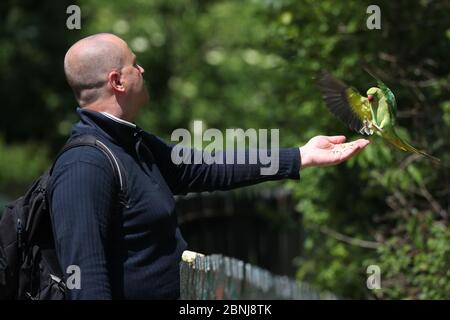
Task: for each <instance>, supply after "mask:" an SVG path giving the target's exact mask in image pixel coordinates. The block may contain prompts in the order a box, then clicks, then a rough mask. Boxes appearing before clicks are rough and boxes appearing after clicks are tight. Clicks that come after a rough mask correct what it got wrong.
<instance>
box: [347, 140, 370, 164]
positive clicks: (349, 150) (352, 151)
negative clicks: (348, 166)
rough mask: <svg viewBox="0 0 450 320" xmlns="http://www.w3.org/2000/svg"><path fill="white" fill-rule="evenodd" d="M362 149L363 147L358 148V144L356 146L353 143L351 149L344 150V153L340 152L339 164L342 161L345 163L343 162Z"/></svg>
mask: <svg viewBox="0 0 450 320" xmlns="http://www.w3.org/2000/svg"><path fill="white" fill-rule="evenodd" d="M366 145H367V144H366ZM362 148H364V147H363V146H360V145H359V144H356V143H355V145H354V146H353V147H352V148H349V149H347V150H345V151H343V152H342V154H341V159H340V161H341V162H342V161H345V160H347V159H348V158H350V157H352V156H354V155H355V154H357V153H358V152H359V151H360V150H361V149H362Z"/></svg>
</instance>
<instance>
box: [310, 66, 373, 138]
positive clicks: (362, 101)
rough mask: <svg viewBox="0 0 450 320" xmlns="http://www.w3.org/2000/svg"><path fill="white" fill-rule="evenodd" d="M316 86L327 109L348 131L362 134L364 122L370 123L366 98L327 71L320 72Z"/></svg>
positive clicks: (370, 115)
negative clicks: (347, 127)
mask: <svg viewBox="0 0 450 320" xmlns="http://www.w3.org/2000/svg"><path fill="white" fill-rule="evenodd" d="M318 86H319V89H320V91H321V93H322V95H323V98H324V100H325V104H326V105H327V107H328V109H330V111H331V112H332V113H333V114H334V115H335V116H336V117H337V118H338V119H340V120H341V121H342V122H344V123H345V124H346V125H348V126H349V128H350V129H352V130H355V131H357V132H359V133H362V129H363V127H364V120H368V121H372V113H371V112H370V104H369V102H368V100H367V98H365V97H363V96H361V94H360V93H359V92H358V91H357V90H356V89H355V88H352V87H349V86H347V85H346V84H345V83H343V82H341V81H339V80H337V79H336V78H334V77H333V76H332V75H331V74H330V73H329V72H327V71H323V72H322V74H321V77H320V79H319V81H318Z"/></svg>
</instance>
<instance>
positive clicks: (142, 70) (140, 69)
mask: <svg viewBox="0 0 450 320" xmlns="http://www.w3.org/2000/svg"><path fill="white" fill-rule="evenodd" d="M139 71H140V72H141V74H144V72H145V70H144V68H142V67H141V66H139Z"/></svg>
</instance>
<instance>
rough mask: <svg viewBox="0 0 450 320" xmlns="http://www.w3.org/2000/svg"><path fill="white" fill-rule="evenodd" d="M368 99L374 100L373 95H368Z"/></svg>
mask: <svg viewBox="0 0 450 320" xmlns="http://www.w3.org/2000/svg"><path fill="white" fill-rule="evenodd" d="M367 100H369V102H370V101H372V100H373V95H371V94H369V95H368V96H367Z"/></svg>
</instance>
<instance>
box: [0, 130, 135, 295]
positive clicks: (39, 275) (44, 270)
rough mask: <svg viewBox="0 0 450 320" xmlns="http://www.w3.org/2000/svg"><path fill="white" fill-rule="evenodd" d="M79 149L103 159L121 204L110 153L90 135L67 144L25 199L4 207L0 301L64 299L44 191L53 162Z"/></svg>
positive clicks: (121, 182) (122, 188)
mask: <svg viewBox="0 0 450 320" xmlns="http://www.w3.org/2000/svg"><path fill="white" fill-rule="evenodd" d="M79 146H92V147H95V148H97V149H99V150H100V151H102V152H103V153H104V154H105V155H106V156H107V158H108V160H109V162H110V164H111V166H112V168H113V171H114V176H115V179H116V181H118V186H119V189H118V190H119V193H118V199H119V204H120V205H124V204H125V196H126V179H125V178H124V177H125V176H124V175H123V174H122V171H121V167H122V168H123V166H122V165H119V160H118V159H117V158H116V157H115V156H114V154H113V153H112V151H111V150H110V149H109V148H108V147H107V146H106V145H105V144H103V143H102V142H101V141H99V140H97V139H96V138H95V137H94V136H91V135H81V136H78V137H76V138H74V139H72V140H70V141H69V142H68V143H67V144H66V145H65V146H64V147H63V148H62V150H61V151H60V152H59V153H58V155H57V157H56V159H55V161H54V163H53V165H52V167H51V168H50V169H49V170H47V171H46V172H45V173H44V174H43V175H42V176H40V177H39V178H37V179H36V180H35V181H34V182H33V183H32V185H31V186H30V187H29V188H28V190H27V192H26V193H25V195H24V196H22V197H20V198H18V199H17V200H15V201H14V202H11V203H10V204H8V205H6V208H5V211H4V213H3V215H2V217H1V220H0V299H31V300H47V299H51V300H61V299H64V298H65V292H66V284H65V280H64V273H63V270H61V268H60V266H59V263H58V259H57V257H56V250H55V244H54V238H53V231H52V224H51V219H50V212H49V206H48V202H47V198H46V190H47V184H48V180H49V177H50V175H51V173H52V170H53V166H54V164H55V163H56V160H57V159H58V158H59V157H60V156H61V155H62V154H63V153H64V152H66V151H67V150H69V149H72V148H75V147H79Z"/></svg>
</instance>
